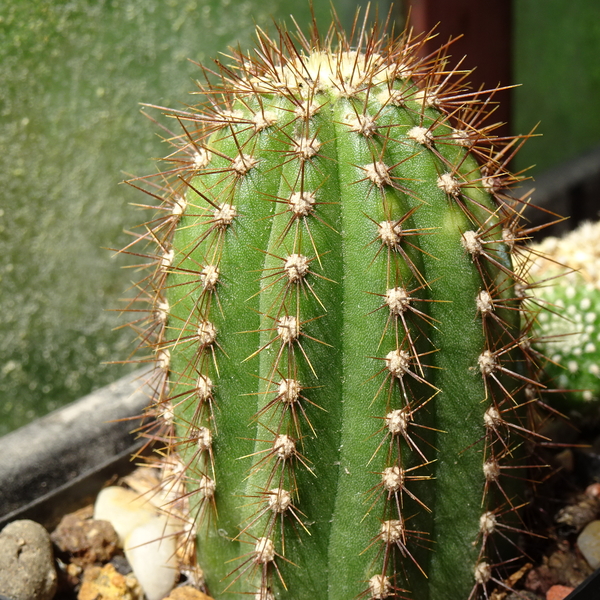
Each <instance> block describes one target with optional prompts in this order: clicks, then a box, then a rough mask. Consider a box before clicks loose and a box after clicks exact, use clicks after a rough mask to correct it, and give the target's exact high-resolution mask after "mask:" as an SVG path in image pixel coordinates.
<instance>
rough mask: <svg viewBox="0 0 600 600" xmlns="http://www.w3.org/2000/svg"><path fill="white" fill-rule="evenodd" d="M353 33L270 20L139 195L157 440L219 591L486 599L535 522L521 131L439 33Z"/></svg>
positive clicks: (220, 78) (209, 90)
mask: <svg viewBox="0 0 600 600" xmlns="http://www.w3.org/2000/svg"><path fill="white" fill-rule="evenodd" d="M357 32H358V33H357V35H356V36H354V38H353V39H352V40H351V41H349V40H348V39H347V38H346V37H345V36H344V35H343V34H342V33H341V32H340V31H338V30H337V29H336V28H333V29H332V30H331V31H330V33H329V34H328V35H327V36H326V37H325V39H324V40H321V39H319V37H318V35H317V34H314V35H313V36H312V37H311V39H307V38H306V37H303V36H302V35H301V34H297V37H296V41H292V37H291V36H290V35H289V34H288V33H287V32H282V33H281V36H280V39H279V40H277V41H274V40H271V39H269V38H268V37H267V36H266V35H265V34H263V33H262V32H261V31H259V32H258V49H257V50H256V51H255V52H254V53H253V54H250V55H244V54H241V53H240V54H235V56H234V58H233V65H232V66H223V65H221V64H220V63H219V64H218V72H216V73H215V72H213V73H210V74H209V76H208V77H207V79H208V80H210V81H211V82H210V83H207V84H206V85H204V86H201V92H202V93H203V94H205V95H206V96H207V97H208V100H207V102H206V103H205V104H203V105H200V106H195V107H191V108H189V109H188V110H184V111H177V110H172V111H169V114H170V116H172V117H173V118H174V119H176V120H177V121H179V122H180V124H181V126H182V128H183V133H181V134H177V135H176V134H169V142H170V143H171V144H172V145H173V146H174V150H173V152H172V153H171V154H170V155H169V156H168V157H167V159H166V160H167V161H168V162H169V163H170V164H169V167H168V168H167V170H166V171H165V172H164V173H162V174H161V176H160V179H159V180H158V183H151V184H150V185H151V189H150V190H149V191H150V193H151V194H152V195H153V196H155V197H157V198H159V199H160V200H161V201H162V204H161V206H160V211H161V212H160V215H159V217H158V219H157V220H155V221H153V222H152V223H151V224H149V225H147V226H146V228H145V230H144V232H143V233H142V234H140V235H139V238H140V240H143V241H147V240H152V241H154V242H155V243H157V246H158V249H159V250H158V253H156V254H155V259H154V263H153V264H154V265H155V268H154V271H153V273H152V274H151V275H150V276H149V277H148V278H147V279H146V280H145V282H146V284H147V288H146V291H145V292H144V294H143V297H144V299H149V300H150V304H151V313H152V319H153V320H152V325H151V327H150V328H149V329H148V330H146V331H145V333H144V335H143V337H144V338H145V339H146V340H149V341H150V343H151V346H152V347H153V348H154V350H155V355H156V359H155V360H156V365H157V369H156V373H157V376H156V388H157V398H156V401H155V405H154V410H155V411H156V412H160V413H161V414H162V415H163V416H164V417H165V420H166V423H167V427H166V429H165V431H164V432H163V433H162V434H161V435H158V434H156V435H155V437H161V439H163V440H166V442H167V446H168V451H169V452H170V453H171V454H176V455H177V456H178V457H179V460H180V462H179V467H178V469H176V471H177V473H178V475H175V479H173V478H171V482H174V481H175V480H177V481H178V482H185V484H186V487H187V493H186V494H185V497H186V499H187V500H188V503H189V505H190V509H191V511H192V514H193V517H192V518H193V522H194V527H195V529H196V531H197V540H198V560H199V563H200V565H201V567H202V569H203V570H204V574H205V579H206V585H207V588H208V590H209V591H210V593H211V594H213V595H214V596H215V598H218V599H221V598H235V597H237V596H236V594H239V593H243V594H250V596H251V597H253V598H256V599H257V600H269V599H272V598H278V599H279V598H280V599H282V600H283V599H294V600H301V599H305V598H306V599H310V600H313V599H315V598H319V599H325V598H327V599H331V600H334V599H335V600H351V599H353V598H364V599H368V600H369V599H373V600H374V599H383V598H415V599H418V600H427V599H430V600H440V599H442V598H449V599H452V600H461V599H462V600H467V599H470V600H474V599H476V598H480V597H481V598H483V597H485V598H487V597H488V593H489V590H490V589H491V588H492V587H493V586H495V585H506V584H502V579H501V575H499V574H498V572H497V571H496V568H497V567H498V566H501V565H504V564H506V561H507V560H508V559H511V558H512V557H513V556H514V555H516V554H517V550H516V549H515V548H516V545H515V543H514V540H513V538H514V537H515V534H517V533H518V532H519V531H521V530H522V529H523V527H524V526H523V523H522V522H521V516H520V514H519V510H518V509H519V508H520V507H521V505H522V504H523V499H522V496H521V492H522V487H523V485H524V484H523V483H522V482H524V481H525V479H526V478H527V474H526V473H525V472H524V471H523V469H525V467H526V464H527V462H528V460H527V458H526V453H525V447H526V446H527V447H528V446H529V445H528V444H525V442H526V441H528V440H531V439H533V438H534V435H535V434H534V433H533V431H532V425H531V421H532V419H531V418H530V417H531V413H532V411H533V409H534V406H535V399H536V394H537V392H536V390H537V384H536V383H535V382H534V381H533V380H532V379H531V378H530V376H529V375H528V368H529V367H530V366H531V363H532V361H533V358H532V356H533V355H532V354H531V353H530V351H529V350H528V348H529V346H528V340H527V338H526V336H525V335H524V334H522V333H521V326H520V321H521V319H522V317H523V315H522V314H521V312H522V311H521V308H520V301H521V295H520V293H519V289H521V288H522V287H523V282H522V281H520V279H519V277H518V275H515V273H514V270H513V266H512V262H511V254H512V253H513V252H515V251H517V249H518V248H519V245H520V243H522V240H521V234H520V231H521V229H520V225H519V209H520V207H519V204H518V202H517V201H513V200H511V199H510V197H509V196H508V195H507V193H506V190H505V187H506V185H507V184H508V183H509V182H511V181H512V179H511V176H509V175H508V174H507V173H506V172H505V169H504V165H505V163H506V162H507V160H508V158H509V156H510V154H511V153H512V151H513V150H512V148H513V147H514V146H515V145H516V144H515V141H514V140H506V139H503V138H496V137H495V136H494V135H493V134H492V130H493V127H485V126H483V125H482V123H483V121H484V118H485V117H486V110H487V107H488V106H489V104H490V98H489V94H484V93H481V92H473V91H469V90H468V89H467V88H466V87H465V86H464V85H463V79H464V76H465V75H464V74H463V73H460V72H453V71H450V70H448V69H447V67H446V61H445V48H442V49H441V50H440V51H439V52H438V53H437V54H435V55H432V56H428V57H425V58H423V57H422V55H423V52H422V50H423V40H415V39H412V38H411V36H410V35H409V34H404V35H403V36H401V37H400V38H399V39H394V40H385V39H384V40H381V39H379V37H378V34H377V32H376V31H372V32H367V31H366V28H365V27H362V28H357ZM353 48H358V50H354V49H353ZM215 75H216V77H215ZM215 80H216V83H215ZM136 185H137V184H136ZM515 283H519V284H520V286H521V288H519V289H517V290H515ZM526 329H527V328H526ZM519 482H521V483H519ZM505 548H508V549H509V552H508V553H507V554H505V553H504V552H503V549H505Z"/></svg>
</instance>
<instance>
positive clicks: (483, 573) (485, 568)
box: [473, 561, 492, 585]
mask: <svg viewBox="0 0 600 600" xmlns="http://www.w3.org/2000/svg"><path fill="white" fill-rule="evenodd" d="M473 576H474V577H475V581H476V582H477V583H479V584H480V585H483V584H485V583H487V582H488V581H489V580H490V579H491V577H492V567H490V565H489V564H488V563H486V562H485V561H482V562H480V563H477V564H476V565H475V569H474V571H473Z"/></svg>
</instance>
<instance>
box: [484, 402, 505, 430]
mask: <svg viewBox="0 0 600 600" xmlns="http://www.w3.org/2000/svg"><path fill="white" fill-rule="evenodd" d="M483 422H484V424H485V426H486V427H488V428H490V429H492V428H494V427H497V426H498V425H501V424H502V423H503V419H502V417H501V416H500V411H499V410H498V409H497V408H496V407H495V406H490V407H489V408H488V409H487V410H486V411H485V414H484V415H483Z"/></svg>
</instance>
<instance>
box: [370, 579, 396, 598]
mask: <svg viewBox="0 0 600 600" xmlns="http://www.w3.org/2000/svg"><path fill="white" fill-rule="evenodd" d="M391 592H392V584H391V583H390V579H389V577H386V576H385V575H381V574H379V575H373V577H371V579H369V594H370V595H371V600H384V598H388V597H389V595H390V594H391Z"/></svg>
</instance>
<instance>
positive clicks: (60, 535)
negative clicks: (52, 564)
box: [50, 511, 119, 566]
mask: <svg viewBox="0 0 600 600" xmlns="http://www.w3.org/2000/svg"><path fill="white" fill-rule="evenodd" d="M86 516H88V515H87V513H82V512H81V511H77V512H75V513H72V514H70V515H66V516H64V517H63V518H62V519H61V521H60V523H59V524H58V527H57V528H56V529H55V530H54V531H53V532H52V535H51V536H50V538H51V539H52V541H53V542H54V544H55V545H56V547H57V548H58V549H59V550H60V551H61V552H65V553H67V554H68V555H69V557H70V558H71V562H72V563H74V564H76V565H79V566H85V565H90V564H94V563H97V562H100V563H105V562H108V561H109V560H110V559H111V558H112V557H113V556H114V555H115V552H116V551H117V546H118V543H119V538H118V537H117V534H116V532H115V530H114V528H113V526H112V525H111V524H110V523H109V522H108V521H98V520H96V519H90V518H86Z"/></svg>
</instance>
